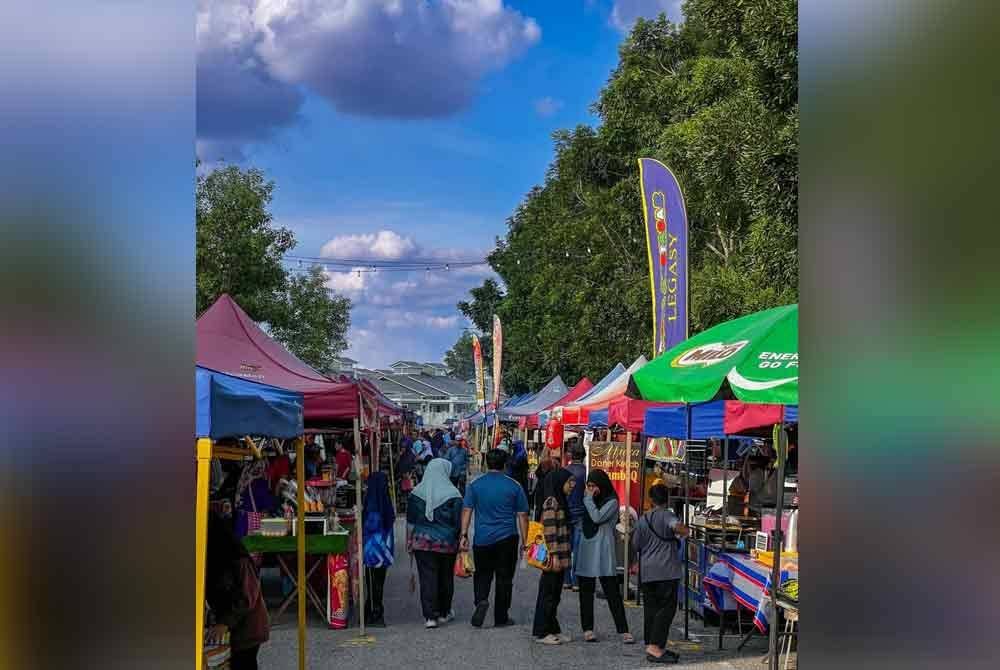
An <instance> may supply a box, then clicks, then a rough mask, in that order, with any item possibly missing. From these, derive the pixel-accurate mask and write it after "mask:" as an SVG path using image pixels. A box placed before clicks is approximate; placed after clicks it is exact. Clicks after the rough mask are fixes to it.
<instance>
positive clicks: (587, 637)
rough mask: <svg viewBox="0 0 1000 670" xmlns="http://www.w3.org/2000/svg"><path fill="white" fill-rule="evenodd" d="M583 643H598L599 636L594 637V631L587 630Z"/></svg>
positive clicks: (584, 633)
mask: <svg viewBox="0 0 1000 670" xmlns="http://www.w3.org/2000/svg"><path fill="white" fill-rule="evenodd" d="M583 641H584V642H597V636H596V635H594V631H592V630H586V631H584V632H583Z"/></svg>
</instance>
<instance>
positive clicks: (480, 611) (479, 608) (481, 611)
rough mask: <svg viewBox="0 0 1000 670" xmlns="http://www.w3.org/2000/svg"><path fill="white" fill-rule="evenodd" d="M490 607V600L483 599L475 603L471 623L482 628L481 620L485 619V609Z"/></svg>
mask: <svg viewBox="0 0 1000 670" xmlns="http://www.w3.org/2000/svg"><path fill="white" fill-rule="evenodd" d="M489 608H490V602H489V601H488V600H484V601H483V602H481V603H479V604H477V605H476V611H475V612H473V613H472V625H473V626H475V627H476V628H482V626H483V620H485V619H486V611H487V610H488V609H489Z"/></svg>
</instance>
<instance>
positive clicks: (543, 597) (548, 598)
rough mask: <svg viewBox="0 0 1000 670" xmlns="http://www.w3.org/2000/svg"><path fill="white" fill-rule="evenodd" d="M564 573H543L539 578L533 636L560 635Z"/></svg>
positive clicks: (532, 629)
mask: <svg viewBox="0 0 1000 670" xmlns="http://www.w3.org/2000/svg"><path fill="white" fill-rule="evenodd" d="M563 579H565V574H564V571H559V572H543V573H542V576H541V577H539V578H538V600H537V601H535V620H534V622H533V623H532V626H531V634H532V635H534V636H535V637H545V636H546V635H559V634H560V633H561V632H562V630H561V629H560V628H559V621H558V619H557V618H556V616H557V615H558V613H559V601H560V600H561V599H562V591H563Z"/></svg>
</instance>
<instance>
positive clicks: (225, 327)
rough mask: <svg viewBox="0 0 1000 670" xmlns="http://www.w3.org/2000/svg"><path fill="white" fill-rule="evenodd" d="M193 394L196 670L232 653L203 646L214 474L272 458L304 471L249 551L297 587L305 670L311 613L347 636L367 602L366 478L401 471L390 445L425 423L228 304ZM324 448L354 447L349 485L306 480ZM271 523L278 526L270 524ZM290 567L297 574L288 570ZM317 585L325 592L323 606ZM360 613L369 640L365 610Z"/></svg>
mask: <svg viewBox="0 0 1000 670" xmlns="http://www.w3.org/2000/svg"><path fill="white" fill-rule="evenodd" d="M195 383H196V399H197V408H196V434H195V437H196V456H197V464H198V468H197V500H196V542H195V547H196V561H195V565H196V574H195V641H196V642H195V668H196V670H200V669H201V668H206V667H220V666H223V665H224V663H225V652H226V650H225V649H224V648H223V647H224V645H219V646H218V647H216V648H212V649H209V650H206V647H205V643H204V642H205V629H206V616H211V612H210V611H207V609H208V608H207V607H206V601H205V560H206V532H207V524H208V514H209V507H210V499H209V497H210V496H209V480H210V478H211V463H212V461H213V459H222V460H228V461H236V462H238V463H239V467H240V468H241V470H243V471H250V470H253V467H254V465H255V464H256V465H260V466H264V465H266V463H265V462H262V459H263V458H264V454H263V452H264V451H265V450H269V451H272V453H273V450H277V451H278V452H279V453H281V454H282V455H283V456H288V457H289V460H290V458H294V461H295V467H294V472H289V473H287V481H286V482H285V483H284V488H283V490H282V491H281V492H280V495H279V498H281V499H282V503H283V504H282V505H281V507H283V508H284V509H285V511H286V515H285V516H283V515H281V514H280V513H278V512H277V510H268V512H266V513H262V511H258V510H257V509H256V508H254V509H253V514H252V515H251V516H252V519H253V523H252V524H251V528H250V530H249V532H248V533H247V534H246V535H245V536H244V537H242V538H241V541H242V542H243V544H244V546H245V547H246V548H247V549H248V551H250V552H253V553H254V554H257V555H267V554H271V555H273V556H274V557H275V558H276V560H277V564H278V565H279V566H280V567H281V569H282V574H283V576H284V578H286V579H287V580H288V581H289V582H290V583H291V584H292V585H293V586H294V588H293V589H292V592H291V593H289V594H288V595H287V596H286V597H285V598H284V600H283V602H282V605H281V607H280V611H283V610H284V609H285V607H287V606H288V605H289V604H290V603H291V602H292V601H296V600H297V605H298V633H299V668H304V667H305V628H306V625H305V624H306V603H307V602H311V603H312V605H313V606H314V607H316V609H317V610H318V611H320V612H321V613H322V614H323V615H324V616H325V617H326V618H327V619H328V620H330V622H331V625H334V624H335V622H336V621H338V620H339V621H343V623H344V624H345V625H346V611H347V609H348V603H349V601H351V600H352V599H353V600H355V601H357V602H360V601H363V599H364V592H363V588H364V586H363V584H364V580H363V579H360V578H359V576H360V575H362V574H363V567H362V566H361V555H362V552H361V550H360V543H361V534H360V532H355V531H356V530H357V529H358V528H359V524H357V523H356V520H357V519H360V518H362V516H361V514H362V509H361V503H362V500H363V496H362V491H361V489H362V487H363V481H364V472H365V470H367V469H368V468H378V467H379V464H380V463H381V462H382V461H386V460H387V461H388V463H389V467H391V463H392V458H391V456H390V455H389V454H386V453H380V452H381V451H382V448H383V447H384V445H385V444H387V443H391V440H390V439H387V438H388V437H389V436H390V435H391V433H392V432H393V431H399V430H401V429H402V427H403V426H404V425H406V424H412V423H413V422H414V419H415V417H414V416H413V415H412V413H409V412H407V411H405V410H404V409H403V408H401V407H399V406H398V405H396V404H395V403H393V402H392V401H391V400H389V399H388V398H386V397H385V396H384V395H383V394H382V393H380V392H379V390H378V389H377V387H375V386H374V385H373V384H372V383H370V382H368V381H366V380H355V379H351V378H347V377H338V378H333V377H328V376H326V375H324V374H322V373H320V372H318V371H316V370H314V369H313V368H312V367H310V366H309V365H307V364H306V363H304V362H302V361H301V360H299V359H298V358H297V357H296V356H294V355H293V354H292V353H291V352H289V351H288V350H287V349H285V348H284V347H283V346H281V345H280V344H279V343H277V342H275V341H274V340H273V339H271V338H270V337H269V336H268V335H267V334H266V333H265V332H264V331H263V330H262V329H261V328H260V327H259V326H257V324H256V323H254V321H253V320H252V319H251V318H250V317H249V316H248V315H247V314H246V313H245V312H244V311H243V309H242V308H241V307H240V306H239V305H238V304H236V302H235V301H234V300H233V299H232V298H231V297H229V296H228V295H223V296H221V297H220V298H219V299H218V300H217V301H216V303H215V304H214V305H213V306H212V307H210V308H209V309H208V310H206V311H205V313H204V314H202V315H201V316H200V317H199V318H198V321H197V368H196V373H195ZM324 436H325V437H327V438H328V439H329V440H330V443H331V445H330V446H332V442H333V440H334V439H336V440H337V441H340V442H342V443H347V444H349V445H351V446H352V447H353V459H352V466H351V472H350V474H349V475H348V476H347V477H346V478H343V479H342V478H341V477H339V476H337V475H336V474H334V473H333V472H331V470H330V469H324V471H323V472H322V473H320V472H314V473H312V474H313V476H312V477H311V478H308V477H307V475H306V472H307V464H306V460H307V455H308V454H309V450H308V449H306V448H305V447H306V441H307V440H308V441H309V442H310V443H311V445H315V444H317V442H322V441H323V437H324ZM217 462H218V461H216V463H217ZM257 470H258V472H259V471H263V467H261V468H258V469H257ZM243 479H244V478H243V477H242V476H241V480H243ZM345 494H347V495H345ZM237 498H239V495H237ZM252 498H253V496H252V493H251V499H252ZM279 509H280V508H279ZM271 513H273V514H274V516H275V517H276V518H267V517H268V516H271ZM262 517H263V518H262ZM287 517H291V518H287ZM292 555H294V557H295V568H294V569H293V568H291V567H290V566H289V562H290V560H291V558H290V557H291V556H292ZM307 557H308V561H307ZM307 562H311V565H310V567H309V570H308V571H307ZM320 568H322V570H321V569H320ZM316 574H319V575H320V578H319V579H315V578H314V575H316ZM316 583H319V584H321V585H322V586H321V589H319V590H322V591H325V592H324V593H322V595H321V594H320V593H319V592H318V591H319V590H318V589H317V588H316V587H315V584H316ZM324 601H325V602H324ZM356 609H357V611H358V614H359V619H360V625H361V627H362V632H363V628H364V610H363V608H360V607H358V608H356ZM206 651H208V652H210V653H206Z"/></svg>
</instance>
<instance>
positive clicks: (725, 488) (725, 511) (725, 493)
mask: <svg viewBox="0 0 1000 670" xmlns="http://www.w3.org/2000/svg"><path fill="white" fill-rule="evenodd" d="M690 411H691V409H690V407H689V408H688V412H689V413H690ZM689 416H690V415H689ZM728 522H729V436H728V435H727V436H725V437H723V439H722V552H721V553H720V554H719V559H720V560H725V553H726V549H727V547H726V535H727V534H728V533H729V523H728ZM736 607H737V609H738V608H739V605H738V604H737V605H736ZM725 621H726V599H725V598H723V599H722V603H721V604H720V605H719V651H721V650H722V636H723V632H724V631H725V629H726V627H725Z"/></svg>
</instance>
